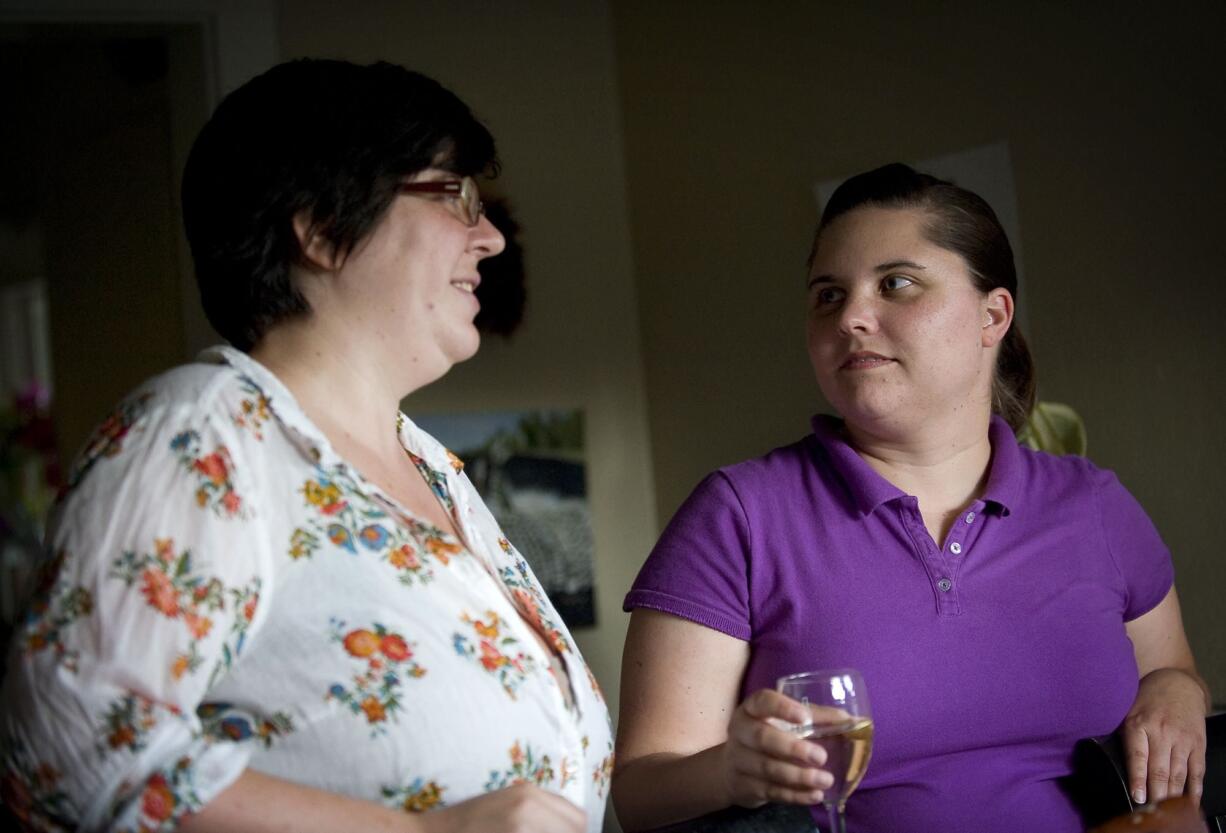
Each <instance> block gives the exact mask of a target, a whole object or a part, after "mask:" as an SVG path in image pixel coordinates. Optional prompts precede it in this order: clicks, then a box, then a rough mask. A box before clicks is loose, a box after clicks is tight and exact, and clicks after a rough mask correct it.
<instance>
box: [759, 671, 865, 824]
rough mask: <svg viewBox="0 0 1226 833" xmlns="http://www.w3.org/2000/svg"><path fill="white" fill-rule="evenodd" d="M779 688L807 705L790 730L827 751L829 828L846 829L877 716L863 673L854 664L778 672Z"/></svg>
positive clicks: (826, 795)
mask: <svg viewBox="0 0 1226 833" xmlns="http://www.w3.org/2000/svg"><path fill="white" fill-rule="evenodd" d="M775 690H776V691H778V692H779V693H780V694H784V695H786V696H788V697H791V698H792V699H793V700H796V701H797V702H799V703H800V704H801V705H803V706H805V707H807V708H808V709H809V713H810V718H809V719H808V720H806V721H805V722H804V723H800V724H794V725H792V726H791V727H790V728H789V731H791V732H792V733H793V734H795V735H796V736H797V737H802V738H805V739H807V740H810V741H812V742H814V743H819V744H821V746H822V748H823V749H825V750H826V764H825V766H824V769H826V770H827V771H829V772H830V774H831V775H833V776H834V784H833V785H832V786H831V787H830V789H828V790H825V799H824V800H823V801H822V803H823V804H824V805H825V806H826V815H827V818H828V819H829V820H830V833H846V830H847V828H846V825H847V822H846V820H845V818H844V812H845V810H846V809H847V797H848V796H849V795H851V794H852V792H853V791H854V790H855V789H856V787H858V786H859V785H860V779H861V778H863V777H864V771H865V770H866V769H868V759H869V757H870V756H871V755H872V753H873V718H872V713H871V712H870V711H869V705H868V692H867V690H866V689H865V687H864V678H863V677H861V676H860V672H859V671H856V670H854V669H851V668H836V669H831V670H826V671H805V672H803V673H801V674H789V675H788V676H786V677H780V678H779V679H778V680H777V681H776V682H775ZM819 833H820V832H819Z"/></svg>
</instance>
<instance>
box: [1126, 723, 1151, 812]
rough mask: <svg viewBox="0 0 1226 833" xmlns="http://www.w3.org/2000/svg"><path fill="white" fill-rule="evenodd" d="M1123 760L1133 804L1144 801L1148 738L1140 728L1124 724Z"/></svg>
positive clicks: (1147, 769)
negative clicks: (1126, 769)
mask: <svg viewBox="0 0 1226 833" xmlns="http://www.w3.org/2000/svg"><path fill="white" fill-rule="evenodd" d="M1124 761H1125V764H1126V766H1127V768H1128V794H1129V795H1131V796H1132V801H1133V803H1134V804H1144V803H1145V779H1146V776H1147V775H1148V771H1149V738H1148V737H1146V735H1145V732H1144V731H1143V730H1141V729H1137V728H1133V727H1132V726H1130V725H1129V724H1128V723H1125V724H1124Z"/></svg>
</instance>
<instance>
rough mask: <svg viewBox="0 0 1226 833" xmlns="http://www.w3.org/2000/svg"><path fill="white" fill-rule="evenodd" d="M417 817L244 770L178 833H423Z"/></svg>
mask: <svg viewBox="0 0 1226 833" xmlns="http://www.w3.org/2000/svg"><path fill="white" fill-rule="evenodd" d="M422 822H423V819H422V818H421V817H417V816H412V815H409V814H408V813H405V812H404V811H401V810H393V809H390V808H387V807H382V806H380V805H378V804H376V803H374V802H373V801H362V800H360V799H356V798H349V797H348V796H343V795H338V794H336V793H330V792H326V791H324V790H318V789H315V788H313V787H306V786H303V785H301V784H295V783H293V782H291V781H285V780H283V779H281V778H274V777H272V776H269V775H264V774H262V773H260V772H256V771H255V770H251V769H248V770H246V771H245V772H243V774H242V775H241V776H239V778H238V780H237V781H235V782H234V783H233V784H231V785H230V786H229V787H227V788H226V789H225V790H224V791H222V793H221V794H220V795H218V796H217V797H216V798H214V799H213V800H212V801H210V802H209V803H208V804H207V805H205V807H204V808H203V809H202V810H201V811H200V812H198V813H195V814H193V815H191V816H188V817H186V818H184V820H183V823H182V824H181V825H180V827H179V829H180V830H181V831H182V832H183V833H316V831H318V833H335V831H338V830H361V831H364V832H365V833H393V831H395V833H426V831H427V828H426V826H425V825H424V824H423V823H422Z"/></svg>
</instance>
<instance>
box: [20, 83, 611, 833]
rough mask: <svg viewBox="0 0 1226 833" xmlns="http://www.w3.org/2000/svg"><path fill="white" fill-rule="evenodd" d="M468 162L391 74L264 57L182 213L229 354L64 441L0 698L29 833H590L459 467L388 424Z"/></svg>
mask: <svg viewBox="0 0 1226 833" xmlns="http://www.w3.org/2000/svg"><path fill="white" fill-rule="evenodd" d="M496 169H497V163H496V156H495V149H494V142H493V139H492V137H491V136H490V134H489V133H488V132H487V131H486V129H485V128H484V127H483V126H482V125H481V124H480V123H479V122H477V121H476V120H475V119H474V118H473V116H472V115H471V114H470V112H469V110H468V108H467V107H466V106H465V105H464V104H463V103H462V102H461V101H460V100H459V99H457V98H456V97H455V96H454V95H452V94H451V93H450V92H448V91H447V90H445V89H444V88H442V87H441V86H439V85H438V84H437V83H436V82H434V81H432V80H431V79H428V78H425V77H424V76H421V75H418V74H416V73H412V72H409V71H407V70H405V69H402V68H400V67H397V66H392V65H389V64H375V65H371V66H356V65H353V64H349V63H344V62H339V61H322V60H302V61H295V62H292V63H288V64H284V65H281V66H278V67H275V68H274V69H272V70H270V71H269V72H267V73H265V74H264V75H262V76H260V77H258V78H256V79H254V80H252V81H251V82H249V83H248V84H246V85H245V86H243V87H241V88H239V89H238V90H236V91H235V92H233V93H232V94H230V95H229V96H228V97H227V98H226V99H225V100H224V101H223V102H222V103H221V105H220V106H219V107H218V109H217V111H216V112H215V113H214V114H213V116H212V118H211V119H210V121H209V122H208V124H207V125H206V126H205V127H204V129H203V130H202V132H201V134H200V136H199V138H198V139H197V141H196V143H195V145H194V147H193V149H192V152H191V155H190V158H189V160H188V164H187V168H186V171H185V174H184V180H183V208H184V218H185V224H186V229H187V236H188V240H189V242H190V244H191V249H192V256H193V259H194V261H195V267H196V276H197V280H198V283H199V286H200V292H201V298H202V301H203V304H204V308H205V311H206V313H207V315H208V317H209V320H210V322H211V323H212V324H213V326H214V327H215V328H216V329H217V331H218V332H219V333H221V334H222V335H223V336H224V337H225V338H226V340H227V341H228V342H229V344H228V345H227V346H223V347H218V348H215V349H212V350H209V351H207V352H206V353H205V354H203V355H202V356H201V357H200V358H199V360H198V361H197V362H196V363H194V364H191V365H187V366H184V367H180V368H178V369H175V370H172V371H170V372H168V373H166V374H164V375H162V376H160V377H157V378H155V379H153V380H151V381H150V382H148V383H146V384H144V385H142V386H141V387H139V388H138V389H137V390H136V391H134V393H133V394H132V395H131V396H130V397H129V398H128V399H126V400H125V401H124V402H123V403H122V404H121V405H120V406H119V407H118V409H117V410H116V412H115V413H114V414H112V415H111V416H110V418H109V419H107V420H106V422H105V423H103V425H102V427H101V428H100V429H99V430H98V431H97V432H96V434H95V435H94V437H93V438H92V439H91V441H90V443H89V445H88V447H87V448H86V449H85V451H84V453H83V455H82V457H81V458H80V460H79V461H78V463H77V464H76V468H75V470H74V472H73V473H72V475H71V477H70V484H69V487H68V489H67V491H66V494H65V495H64V497H63V498H62V500H61V503H60V504H59V506H58V509H57V512H56V514H55V516H54V518H53V520H52V524H51V526H50V530H49V533H48V540H47V545H48V554H49V562H48V568H47V570H46V571H45V575H44V576H43V580H42V582H41V585H40V587H39V588H38V591H37V595H36V597H35V599H34V602H33V605H32V607H31V611H30V613H29V616H28V618H27V619H26V621H25V622H24V625H23V626H22V627H21V628H20V630H19V631H18V633H17V635H16V637H15V640H14V642H15V645H14V649H13V652H12V654H11V658H10V663H9V667H8V673H7V677H6V681H5V689H4V694H3V697H4V699H3V706H4V708H3V717H2V718H0V743H2V745H3V749H4V753H3V768H2V781H0V783H2V785H3V802H4V804H5V805H6V806H7V807H8V809H9V811H10V812H12V813H13V814H15V815H17V816H18V817H19V818H20V819H21V821H22V822H23V824H24V826H25V827H26V828H28V829H31V830H40V831H43V830H66V829H82V830H95V829H114V830H141V831H145V830H171V829H183V830H187V831H212V830H217V831H263V830H274V829H277V830H294V831H298V833H303V832H304V831H313V830H319V831H336V830H371V831H373V830H388V831H392V830H403V831H444V830H446V831H489V830H499V831H526V830H533V831H547V832H548V831H581V830H588V831H596V830H599V829H600V827H601V824H602V821H603V808H604V803H605V793H606V789H607V784H608V776H609V772H610V769H611V757H610V756H611V751H612V743H611V739H610V729H609V723H608V714H607V710H606V708H605V705H604V701H603V699H602V697H601V694H600V691H599V688H598V687H597V685H596V682H595V680H594V678H593V677H592V675H591V673H590V672H589V671H588V668H587V666H586V665H585V663H584V661H583V659H582V657H581V656H580V655H579V652H578V650H577V648H576V646H575V642H574V639H573V638H572V637H571V635H570V633H569V632H568V631H567V629H566V627H565V626H564V625H563V624H562V622H561V620H560V618H559V616H558V614H557V611H556V610H555V609H554V608H553V606H552V605H551V604H550V602H549V600H548V599H547V598H546V597H545V594H544V593H543V591H542V590H541V587H540V585H539V584H538V582H537V580H536V578H535V577H534V576H533V574H532V571H531V570H530V569H529V568H528V565H527V564H526V562H525V561H524V559H523V558H522V556H521V555H520V554H519V552H518V551H517V550H516V549H515V546H514V545H513V544H512V543H511V542H509V541H508V540H507V539H506V538H505V537H503V535H502V534H501V532H500V530H499V529H498V526H497V524H496V523H495V521H494V519H493V517H492V516H491V514H490V513H489V511H488V510H487V509H486V507H485V506H484V505H483V503H482V501H481V499H480V497H479V496H478V495H477V493H476V492H475V491H474V490H473V488H472V486H471V484H470V483H469V481H468V479H467V478H466V477H465V475H464V473H463V464H462V463H461V462H460V461H459V460H458V459H457V458H455V457H454V456H453V455H451V454H450V452H448V451H447V449H445V448H443V447H442V446H441V445H440V444H439V443H438V442H437V441H435V440H434V439H433V438H431V437H430V436H428V435H427V434H425V433H424V432H422V431H421V430H420V429H418V428H417V427H416V426H415V425H414V424H413V422H412V421H411V420H409V419H408V418H407V417H405V416H404V415H403V414H402V413H400V412H399V408H398V404H399V402H400V401H401V400H402V399H403V398H405V397H406V396H409V395H410V394H412V393H413V392H414V391H416V390H418V389H419V388H421V387H423V386H424V385H427V384H429V383H430V382H432V381H434V380H436V379H438V378H439V377H441V376H442V375H444V374H445V373H446V372H447V371H448V370H449V369H450V368H451V367H452V365H454V364H455V363H457V362H460V361H464V360H465V359H467V358H469V357H471V356H472V355H473V354H474V353H475V352H476V350H477V347H478V343H479V335H478V332H477V330H476V328H475V327H474V325H473V319H474V317H475V316H476V315H477V313H478V310H479V306H480V305H479V303H478V301H477V299H476V296H475V294H474V291H475V290H476V288H477V285H478V284H479V283H480V280H481V278H480V275H479V273H478V268H477V267H478V263H479V262H480V261H481V260H482V259H483V258H487V257H493V256H495V255H497V254H498V253H499V252H500V251H502V249H503V246H504V241H503V238H502V235H501V234H500V233H499V232H498V231H497V230H496V229H495V228H494V227H493V226H492V225H491V224H490V222H489V221H488V220H487V219H485V217H484V216H483V213H482V209H481V200H480V196H479V194H478V190H477V185H476V182H475V181H474V177H475V176H478V175H480V174H485V173H490V174H492V173H495V172H496Z"/></svg>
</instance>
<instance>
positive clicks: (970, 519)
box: [966, 512, 975, 524]
mask: <svg viewBox="0 0 1226 833" xmlns="http://www.w3.org/2000/svg"><path fill="white" fill-rule="evenodd" d="M966 522H967V523H968V524H973V523H974V522H975V513H974V512H967V513H966Z"/></svg>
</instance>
